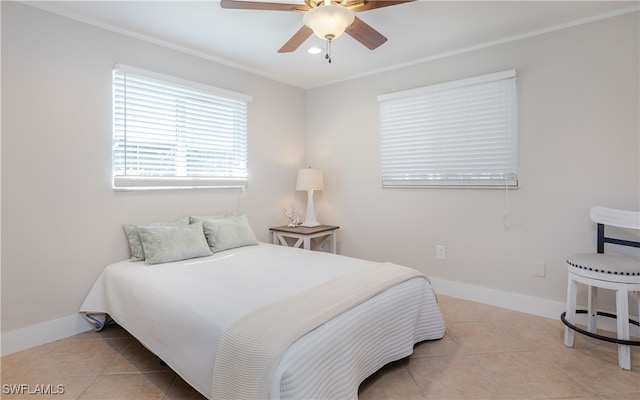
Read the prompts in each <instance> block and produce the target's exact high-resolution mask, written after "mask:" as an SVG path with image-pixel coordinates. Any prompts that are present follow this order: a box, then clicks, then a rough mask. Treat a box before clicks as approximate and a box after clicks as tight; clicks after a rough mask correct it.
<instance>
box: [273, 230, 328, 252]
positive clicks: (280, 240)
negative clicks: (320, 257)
mask: <svg viewBox="0 0 640 400" xmlns="http://www.w3.org/2000/svg"><path fill="white" fill-rule="evenodd" d="M338 229H340V227H339V226H332V225H320V226H316V227H313V228H307V227H304V226H298V227H295V228H290V227H288V226H286V225H283V226H277V227H274V228H269V230H270V231H271V233H272V235H273V244H280V245H282V246H289V247H298V248H299V247H300V246H303V248H304V249H306V250H311V249H312V248H311V245H312V239H315V238H318V239H319V240H317V241H316V242H315V243H314V244H315V249H317V250H322V249H323V248H324V245H325V244H326V243H327V242H328V243H329V251H330V252H331V253H334V254H335V253H336V231H337V230H338ZM287 238H293V239H296V241H295V243H293V244H292V245H290V244H289V242H288V241H287Z"/></svg>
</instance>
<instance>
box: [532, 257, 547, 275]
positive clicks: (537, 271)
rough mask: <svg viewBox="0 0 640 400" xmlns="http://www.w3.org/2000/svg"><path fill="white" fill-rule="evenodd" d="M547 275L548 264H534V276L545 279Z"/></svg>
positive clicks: (538, 262)
mask: <svg viewBox="0 0 640 400" xmlns="http://www.w3.org/2000/svg"><path fill="white" fill-rule="evenodd" d="M546 275H547V264H545V263H543V262H542V261H536V262H534V263H533V276H536V277H538V278H544V277H545V276H546Z"/></svg>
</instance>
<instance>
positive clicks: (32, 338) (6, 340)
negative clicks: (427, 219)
mask: <svg viewBox="0 0 640 400" xmlns="http://www.w3.org/2000/svg"><path fill="white" fill-rule="evenodd" d="M429 279H430V280H431V283H432V284H433V287H434V288H435V290H436V293H438V294H442V295H444V296H451V297H456V298H459V299H463V300H469V301H474V302H477V303H482V304H488V305H492V306H496V307H502V308H507V309H510V310H514V311H520V312H524V313H527V314H533V315H537V316H540V317H545V318H552V319H557V320H559V319H560V314H561V313H562V312H563V311H564V309H565V303H564V302H559V301H554V300H548V299H543V298H540V297H533V296H526V295H523V294H519V293H512V292H506V291H502V290H497V289H491V288H486V287H482V286H475V285H470V284H468V283H462V282H455V281H449V280H446V279H439V278H432V277H430V278H429ZM610 312H611V311H610ZM582 317H583V316H580V315H579V316H578V323H582V322H581V320H580V318H582ZM632 318H634V319H636V320H638V319H637V317H632ZM598 327H599V328H602V329H605V330H608V331H611V332H615V331H616V325H615V320H612V319H609V318H603V319H598ZM92 328H93V327H92V326H91V325H90V324H89V322H87V321H86V320H85V319H84V318H83V317H82V316H81V315H80V314H74V315H69V316H67V317H62V318H58V319H54V320H51V321H47V322H42V323H40V324H36V325H32V326H27V327H25V328H21V329H16V330H13V331H9V332H5V333H2V335H1V336H0V350H1V354H2V355H3V356H5V355H7V354H11V353H15V352H18V351H21V350H25V349H28V348H31V347H35V346H38V345H41V344H45V343H49V342H53V341H56V340H60V339H64V338H66V337H69V336H73V335H76V334H78V333H82V332H87V331H90V330H91V329H92ZM631 335H633V336H636V337H640V328H638V327H637V326H633V325H632V326H631Z"/></svg>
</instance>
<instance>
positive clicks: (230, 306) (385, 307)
mask: <svg viewBox="0 0 640 400" xmlns="http://www.w3.org/2000/svg"><path fill="white" fill-rule="evenodd" d="M375 264H377V263H374V262H370V261H365V260H359V259H354V258H349V257H344V256H339V255H334V254H328V253H321V252H311V251H305V250H301V249H292V248H287V247H281V246H273V245H268V244H260V245H257V246H247V247H242V248H237V249H233V250H228V251H224V252H220V253H216V254H214V255H213V256H210V257H205V258H198V259H192V260H187V261H180V262H173V263H167V264H159V265H151V266H147V265H144V263H143V262H130V261H128V260H127V261H122V262H118V263H115V264H111V265H109V266H108V267H107V268H106V269H105V270H104V272H103V273H102V274H101V276H100V277H99V278H98V280H97V281H96V283H95V285H94V287H93V288H92V290H91V291H90V293H89V295H88V296H87V298H86V299H85V301H84V303H83V304H82V307H81V309H80V312H82V313H84V314H101V313H106V314H109V315H110V316H111V317H112V318H113V319H114V320H115V321H116V322H118V323H119V324H120V325H121V326H122V327H124V328H125V329H127V330H128V331H129V332H130V333H131V334H132V335H133V336H134V337H136V338H137V339H138V340H139V341H140V342H141V343H142V344H144V345H145V346H146V347H147V348H149V349H150V350H151V351H152V352H154V353H155V354H156V355H158V356H159V357H160V358H161V359H163V360H164V361H165V362H166V363H167V364H168V365H169V366H170V367H171V368H172V369H173V370H174V371H175V372H176V373H178V374H179V375H180V376H181V377H182V378H183V379H184V380H185V381H186V382H188V383H189V384H190V385H191V386H193V387H194V388H195V389H196V390H198V391H199V392H200V393H202V394H203V395H204V396H206V397H207V398H213V390H212V380H213V366H214V360H215V356H216V351H217V347H218V343H219V342H220V339H221V338H222V336H223V333H224V331H225V329H226V328H228V327H229V326H231V325H232V324H233V323H234V322H236V321H237V320H239V319H240V318H242V317H243V316H245V315H247V314H248V313H250V312H252V311H253V310H256V309H258V308H260V307H262V306H264V305H266V304H269V303H271V302H274V301H278V300H280V299H283V298H286V297H288V296H291V295H294V294H297V293H300V292H302V291H304V290H306V289H309V288H312V287H314V286H316V285H318V284H321V283H324V282H327V281H329V280H331V279H334V278H336V277H339V276H343V275H346V274H349V273H352V272H355V271H358V270H361V269H364V268H367V267H371V266H373V265H375ZM444 330H445V326H444V321H443V319H442V316H441V314H440V311H439V309H438V305H437V302H436V298H435V294H434V292H433V289H432V288H431V286H430V285H429V284H428V282H427V281H426V280H425V279H422V278H418V279H411V280H408V281H405V282H403V283H401V284H398V285H396V286H394V287H392V288H390V289H387V290H385V291H384V292H382V293H380V294H378V295H376V296H374V297H373V298H371V299H369V300H367V301H366V302H364V303H362V304H359V305H357V306H356V307H353V308H351V309H349V310H347V311H346V312H344V313H343V314H341V315H339V316H337V317H336V318H334V319H332V320H330V321H328V322H326V323H325V324H323V325H321V326H320V327H318V328H317V329H315V330H313V331H311V332H309V333H307V334H306V335H304V336H303V337H301V338H300V339H298V340H297V341H295V342H294V343H293V344H292V345H291V346H290V348H289V349H288V350H287V351H286V353H285V354H284V356H283V357H282V359H281V360H280V362H279V364H278V367H277V369H276V371H275V374H274V376H273V378H272V380H271V382H272V383H271V390H270V398H271V399H306V398H314V399H320V398H334V399H335V398H340V399H355V398H357V389H358V386H359V385H360V383H361V382H362V381H363V380H364V379H365V378H366V377H367V376H369V375H371V374H372V373H373V372H375V371H376V370H377V369H379V368H380V367H382V366H383V365H384V364H386V363H388V362H390V361H393V360H397V359H399V358H402V357H405V356H407V355H409V354H411V352H412V351H413V345H414V344H415V343H417V342H419V341H422V340H427V339H439V338H441V337H442V336H443V335H444Z"/></svg>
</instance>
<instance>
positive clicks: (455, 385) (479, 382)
mask: <svg viewBox="0 0 640 400" xmlns="http://www.w3.org/2000/svg"><path fill="white" fill-rule="evenodd" d="M406 367H407V369H408V370H409V373H410V374H411V376H412V377H413V379H414V381H415V382H416V384H417V385H418V387H419V388H420V390H421V391H422V394H423V395H424V398H425V399H428V400H435V399H447V400H451V399H508V398H510V397H509V395H508V393H507V392H505V391H504V390H503V389H502V388H500V387H499V386H498V385H497V384H496V383H495V382H494V381H493V380H492V379H491V377H489V375H487V373H485V372H484V371H483V370H482V369H481V368H480V367H478V366H477V365H476V364H475V363H474V362H473V361H472V360H471V359H470V358H469V357H463V356H438V357H420V358H409V359H408V360H407V361H406Z"/></svg>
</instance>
